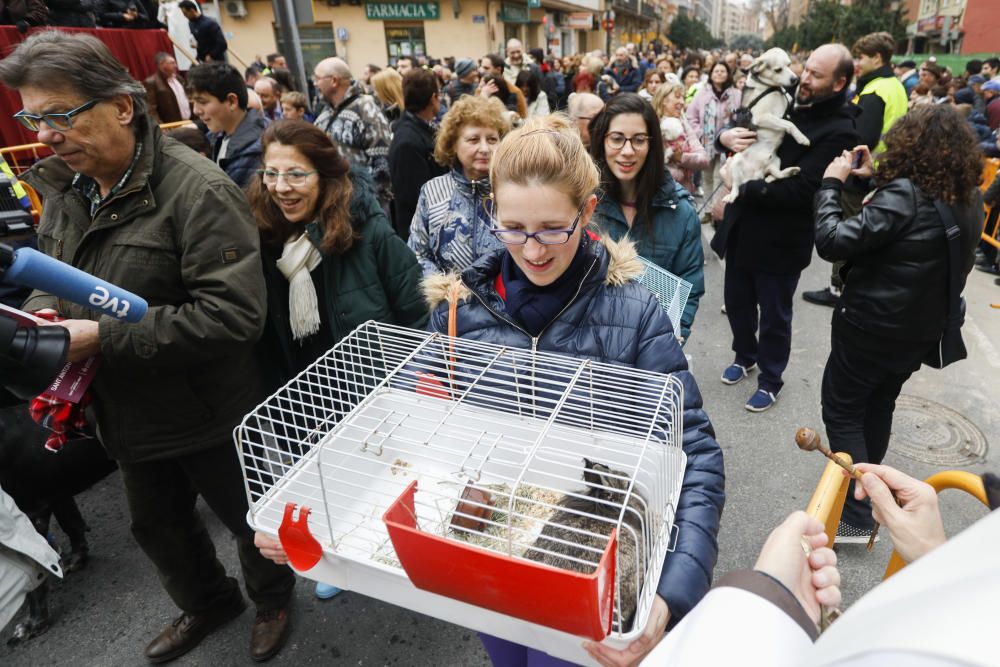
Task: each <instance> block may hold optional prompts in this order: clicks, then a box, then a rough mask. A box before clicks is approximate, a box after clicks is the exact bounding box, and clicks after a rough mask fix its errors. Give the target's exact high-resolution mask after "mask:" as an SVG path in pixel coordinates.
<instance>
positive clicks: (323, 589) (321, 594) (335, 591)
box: [316, 581, 343, 600]
mask: <svg viewBox="0 0 1000 667" xmlns="http://www.w3.org/2000/svg"><path fill="white" fill-rule="evenodd" d="M341 593H343V591H342V590H341V589H339V588H337V587H336V586H331V585H330V584H324V583H323V582H322V581H318V582H316V597H318V598H319V599H320V600H329V599H330V598H335V597H337V596H338V595H340V594H341Z"/></svg>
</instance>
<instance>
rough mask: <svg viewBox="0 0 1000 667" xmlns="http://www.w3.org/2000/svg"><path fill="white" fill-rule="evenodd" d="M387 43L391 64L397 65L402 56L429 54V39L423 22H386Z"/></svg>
mask: <svg viewBox="0 0 1000 667" xmlns="http://www.w3.org/2000/svg"><path fill="white" fill-rule="evenodd" d="M385 44H386V47H387V48H388V49H389V64H390V65H395V64H396V61H397V60H399V59H400V58H402V57H409V58H416V57H417V56H425V55H427V41H426V40H425V38H424V26H423V24H420V23H418V24H399V23H386V24H385Z"/></svg>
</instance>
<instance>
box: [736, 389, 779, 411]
mask: <svg viewBox="0 0 1000 667" xmlns="http://www.w3.org/2000/svg"><path fill="white" fill-rule="evenodd" d="M777 402H778V395H777V394H775V393H772V392H770V391H768V390H766V389H758V390H757V391H755V392H754V394H753V396H751V397H750V400H749V401H747V404H746V405H744V406H743V407H744V408H746V409H747V410H749V411H750V412H764V410H770V409H771V407H773V406H774V404H775V403H777Z"/></svg>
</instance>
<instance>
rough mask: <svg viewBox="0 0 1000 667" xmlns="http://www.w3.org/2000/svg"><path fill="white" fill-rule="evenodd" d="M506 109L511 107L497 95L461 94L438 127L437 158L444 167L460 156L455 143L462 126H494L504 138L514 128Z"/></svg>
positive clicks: (435, 143)
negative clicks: (504, 103)
mask: <svg viewBox="0 0 1000 667" xmlns="http://www.w3.org/2000/svg"><path fill="white" fill-rule="evenodd" d="M505 111H507V109H506V108H505V107H504V105H503V102H501V101H500V100H498V99H497V98H495V97H480V96H479V95H463V96H462V97H460V98H459V99H458V101H457V102H455V103H454V104H452V105H451V108H450V109H448V113H446V114H445V115H444V118H442V119H441V129H440V130H438V133H437V139H436V140H435V142H434V159H435V160H436V161H437V163H438V164H440V165H441V166H442V167H450V166H452V165H453V164H455V160H456V158H457V155H456V151H455V144H457V143H458V137H459V135H460V134H461V133H462V129H463V128H464V127H466V126H467V125H473V126H475V127H489V128H493V129H494V130H496V131H497V134H499V135H500V138H501V139H503V137H504V135H505V134H507V133H508V132H510V121H508V120H507V116H506V114H505V113H504V112H505Z"/></svg>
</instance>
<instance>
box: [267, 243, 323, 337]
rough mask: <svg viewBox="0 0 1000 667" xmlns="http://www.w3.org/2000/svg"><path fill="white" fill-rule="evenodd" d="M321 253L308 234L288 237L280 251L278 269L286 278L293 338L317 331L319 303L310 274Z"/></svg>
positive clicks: (319, 260)
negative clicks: (294, 237)
mask: <svg viewBox="0 0 1000 667" xmlns="http://www.w3.org/2000/svg"><path fill="white" fill-rule="evenodd" d="M322 259H323V256H322V255H320V253H319V250H318V249H317V248H316V246H314V245H313V244H312V242H311V241H310V240H309V236H308V235H307V234H302V235H300V236H299V237H298V238H297V239H294V240H293V239H291V238H289V239H288V240H287V241H285V247H284V248H283V249H282V251H281V259H279V260H278V270H279V271H281V273H282V275H284V276H285V279H286V280H288V314H289V324H291V326H292V337H293V338H294V339H295V340H302V339H303V338H307V337H309V336H311V335H313V334H314V333H316V332H317V331H319V304H318V302H317V299H316V287H315V285H313V282H312V277H311V276H310V275H309V273H310V272H311V271H312V270H313V269H315V268H316V267H317V266H319V263H320V262H321V261H322Z"/></svg>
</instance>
